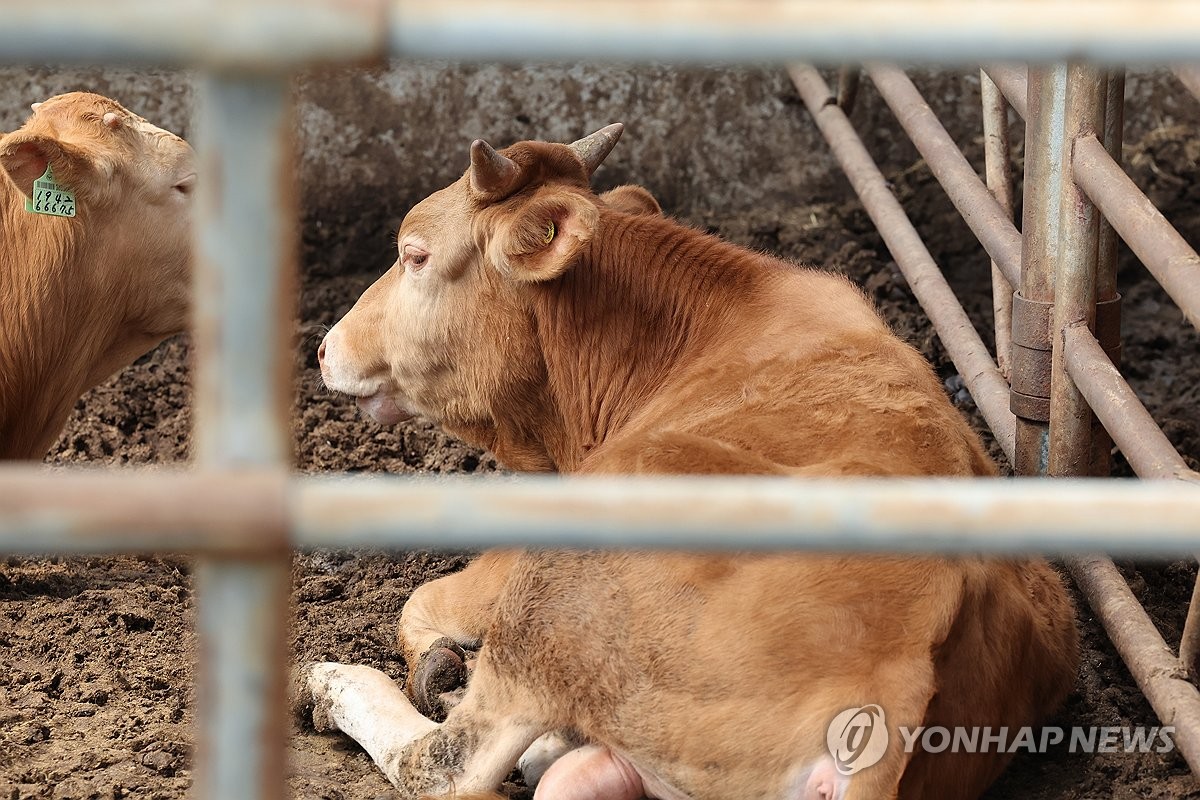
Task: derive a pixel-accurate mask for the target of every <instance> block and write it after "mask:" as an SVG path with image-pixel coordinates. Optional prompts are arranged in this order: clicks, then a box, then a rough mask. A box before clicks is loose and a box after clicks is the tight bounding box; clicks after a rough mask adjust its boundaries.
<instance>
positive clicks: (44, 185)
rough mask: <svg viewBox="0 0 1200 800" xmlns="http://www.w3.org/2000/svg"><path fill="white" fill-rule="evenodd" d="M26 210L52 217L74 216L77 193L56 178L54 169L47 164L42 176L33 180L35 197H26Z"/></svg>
mask: <svg viewBox="0 0 1200 800" xmlns="http://www.w3.org/2000/svg"><path fill="white" fill-rule="evenodd" d="M25 210H26V211H28V212H30V213H31V214H47V215H49V216H51V217H73V216H75V193H74V192H72V191H71V190H70V189H68V188H67V187H65V186H60V185H59V184H58V183H57V182H56V181H55V180H54V170H52V169H51V168H50V165H49V164H47V165H46V171H45V172H44V173H43V174H42V177H40V178H38V179H37V180H36V181H34V182H33V199H32V200H30V199H29V198H28V197H27V198H25Z"/></svg>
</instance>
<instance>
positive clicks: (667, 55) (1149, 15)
mask: <svg viewBox="0 0 1200 800" xmlns="http://www.w3.org/2000/svg"><path fill="white" fill-rule="evenodd" d="M391 6H392V16H391V47H392V52H393V54H395V55H398V56H418V57H430V58H461V59H486V60H495V59H499V60H523V61H527V60H529V59H531V58H532V59H551V60H556V59H561V60H567V61H578V60H580V59H628V60H644V59H665V60H671V61H690V62H707V63H711V62H714V61H739V62H746V61H756V62H765V61H772V60H775V61H785V60H794V59H796V58H804V59H807V60H811V61H821V62H826V63H834V64H836V63H842V62H844V61H845V60H846V59H847V58H853V59H856V60H871V59H875V60H891V61H910V62H929V61H932V60H936V61H940V62H942V63H978V62H980V61H982V60H988V59H998V58H1007V59H1017V60H1022V61H1024V60H1031V61H1047V60H1050V59H1066V58H1080V59H1094V60H1096V61H1104V62H1114V63H1116V62H1121V63H1135V62H1141V63H1162V62H1163V61H1170V60H1179V61H1185V60H1188V59H1190V58H1194V57H1195V54H1196V42H1197V41H1200V18H1198V17H1197V15H1196V14H1195V8H1194V6H1193V5H1192V4H1191V2H1190V0H1142V2H1140V3H1127V2H1112V1H1111V0H1100V1H1099V2H1093V3H1091V4H1089V6H1088V8H1087V13H1080V9H1079V5H1078V3H1077V2H1076V0H974V2H971V3H947V2H945V0H909V2H895V0H855V2H852V3H829V2H826V0H792V2H771V3H753V4H747V3H746V2H744V0H692V1H691V2H688V1H687V0H658V1H657V2H646V1H645V0H589V2H587V3H576V4H572V6H571V8H570V13H564V10H563V9H564V6H563V5H562V3H561V2H558V0H520V1H517V0H513V1H511V2H496V0H439V2H436V3H431V2H428V1H427V0H393V2H392V4H391Z"/></svg>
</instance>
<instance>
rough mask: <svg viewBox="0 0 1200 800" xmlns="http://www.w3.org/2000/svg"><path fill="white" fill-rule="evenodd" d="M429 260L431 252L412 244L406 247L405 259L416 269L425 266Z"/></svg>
mask: <svg viewBox="0 0 1200 800" xmlns="http://www.w3.org/2000/svg"><path fill="white" fill-rule="evenodd" d="M428 260H429V253H426V252H425V251H424V250H418V249H417V248H415V247H412V246H408V247H405V248H404V261H405V262H406V263H407V265H408V266H409V267H411V268H412V269H414V270H418V269H420V268H421V267H423V266H425V262H427V261H428Z"/></svg>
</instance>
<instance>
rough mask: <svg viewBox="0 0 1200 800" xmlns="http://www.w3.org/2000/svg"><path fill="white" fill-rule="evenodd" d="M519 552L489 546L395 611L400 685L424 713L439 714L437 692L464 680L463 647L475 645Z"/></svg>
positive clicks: (455, 685)
mask: <svg viewBox="0 0 1200 800" xmlns="http://www.w3.org/2000/svg"><path fill="white" fill-rule="evenodd" d="M519 557H520V552H519V551H512V550H490V551H488V552H486V553H484V554H483V555H481V556H479V557H478V558H477V559H475V560H474V561H472V562H471V563H470V564H468V565H467V568H466V569H464V570H462V571H461V572H456V573H454V574H453V575H447V576H446V577H444V578H438V579H437V580H435V581H430V582H429V583H426V584H425V585H423V586H420V587H418V588H417V590H416V591H415V592H413V594H412V596H411V597H410V598H409V599H408V602H407V603H405V604H404V610H403V611H401V612H400V626H399V638H400V651H401V652H402V653H403V654H404V659H405V661H407V662H408V682H407V684H406V686H405V689H406V690H407V692H408V696H409V697H410V698H412V701H413V703H415V704H416V706H417V709H418V710H419V711H420V712H421V713H422V714H424V715H426V716H430V717H432V716H435V715H438V714H440V713H442V712H444V710H445V709H444V708H443V704H442V702H441V695H442V694H444V693H446V692H452V691H454V690H455V689H458V688H459V687H461V686H463V685H464V684H465V683H466V681H467V670H466V654H465V653H464V651H463V648H464V647H476V648H477V647H479V645H480V643H481V642H482V641H483V635H484V633H485V632H486V631H487V629H488V626H490V625H491V623H492V617H493V615H494V614H495V608H496V603H497V601H498V600H499V599H500V593H501V592H502V591H503V590H504V587H505V586H506V585H507V584H508V576H509V573H510V572H511V571H512V567H513V564H514V563H515V562H516V560H517V558H519Z"/></svg>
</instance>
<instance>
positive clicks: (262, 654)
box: [193, 73, 297, 800]
mask: <svg viewBox="0 0 1200 800" xmlns="http://www.w3.org/2000/svg"><path fill="white" fill-rule="evenodd" d="M202 90H203V91H202V93H201V102H202V105H203V112H204V113H202V114H201V115H200V119H201V133H200V140H199V145H200V146H199V148H198V150H199V153H200V157H201V159H202V160H201V169H202V171H203V179H202V180H201V181H200V186H201V187H202V188H201V194H200V196H199V197H198V201H199V207H200V210H201V223H202V224H201V226H200V234H199V242H198V244H199V256H200V257H199V258H198V259H197V261H198V264H199V269H198V273H197V276H196V294H197V304H196V306H197V315H196V333H195V336H196V347H197V351H198V354H199V356H200V358H199V362H198V367H197V370H196V391H195V407H196V411H195V420H196V430H195V433H194V437H193V440H194V442H195V450H196V461H197V463H198V464H199V465H200V466H201V467H205V468H213V469H221V470H225V471H226V472H227V473H228V474H231V475H237V474H238V472H239V471H242V470H247V469H260V470H261V469H264V468H265V469H268V470H270V469H275V470H278V471H279V472H280V473H281V475H282V473H283V472H284V470H286V469H287V467H288V466H289V465H290V461H291V436H290V431H289V426H288V425H287V424H286V422H285V421H286V420H287V418H288V410H289V405H290V402H289V401H290V398H291V381H290V379H289V373H290V365H291V354H290V350H291V347H290V345H291V335H290V331H291V330H292V323H291V321H292V319H293V313H292V307H293V303H294V286H295V279H294V269H295V264H294V256H295V243H294V241H293V240H294V235H293V225H294V220H295V219H296V216H297V214H296V207H295V192H294V187H293V177H292V174H293V163H292V158H291V146H290V144H291V137H292V119H291V114H290V87H289V84H288V81H287V79H286V78H285V77H276V76H261V77H249V76H246V75H245V74H244V73H242V74H238V75H234V74H231V73H220V74H215V75H210V76H207V77H206V78H205V79H204V81H203V83H202ZM283 499H284V497H283V495H282V493H280V494H279V495H278V497H270V496H266V497H263V498H262V502H263V503H270V502H272V501H273V500H278V501H283ZM210 502H211V503H212V504H214V505H215V504H217V503H220V502H221V498H219V497H214V498H211V499H210ZM276 514H277V519H284V518H285V516H284V509H283V508H282V502H281V506H280V507H277V509H276ZM235 530H236V532H237V533H239V534H241V535H242V536H245V537H247V538H252V539H253V538H258V537H267V538H270V537H271V536H272V535H273V534H275V533H276V532H275V531H273V530H271V529H270V528H267V529H265V530H264V529H256V528H253V527H250V526H244V527H242V526H239V527H238V528H236V529H235ZM289 585H290V558H289V555H288V552H287V551H286V550H284V549H282V548H281V549H280V550H278V551H276V552H275V553H270V554H267V555H264V556H262V557H261V558H259V559H257V560H251V559H246V558H245V557H241V558H237V557H234V558H229V557H221V556H209V557H206V558H203V559H201V560H200V562H199V564H198V565H197V568H196V598H197V601H196V602H197V609H198V620H197V625H198V628H199V630H200V637H201V642H202V645H201V648H200V665H199V666H200V668H199V674H200V692H199V696H198V699H199V709H198V714H197V716H198V719H199V723H200V741H199V749H200V753H201V756H200V758H199V760H198V768H197V774H196V784H197V788H198V790H199V794H200V796H201V797H206V798H213V799H214V800H215V799H216V798H220V799H221V800H227V798H239V799H240V798H245V799H246V800H281V799H282V798H283V797H284V795H285V793H286V792H285V784H284V762H285V757H284V754H285V741H284V739H285V737H284V730H285V727H284V720H285V716H284V694H285V691H286V682H285V679H284V673H285V668H284V663H285V660H286V654H287V642H286V627H287V619H288V589H289Z"/></svg>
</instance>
